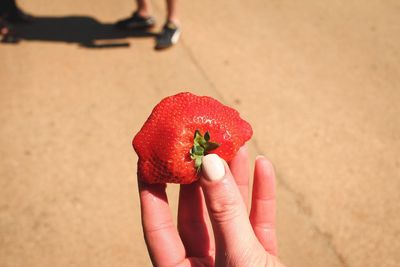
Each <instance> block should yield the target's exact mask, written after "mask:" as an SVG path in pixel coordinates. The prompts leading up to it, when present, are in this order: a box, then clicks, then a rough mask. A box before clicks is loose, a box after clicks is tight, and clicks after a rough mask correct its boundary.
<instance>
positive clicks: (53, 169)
mask: <svg viewBox="0 0 400 267" xmlns="http://www.w3.org/2000/svg"><path fill="white" fill-rule="evenodd" d="M132 2H133V1H131V0H123V1H106V0H97V1H94V0H91V1H76V0H73V1H72V0H71V1H49V0H37V1H27V0H23V1H19V3H20V5H21V6H23V7H24V9H25V10H26V11H29V12H30V13H32V14H34V15H35V16H37V17H38V18H39V19H40V20H39V23H38V24H37V25H33V26H32V27H33V29H34V31H32V30H29V29H28V28H21V29H20V30H21V33H23V34H22V35H23V36H22V37H23V40H21V42H19V43H18V44H15V45H13V44H7V45H6V44H1V45H0V62H1V66H0V123H1V126H0V266H1V267H39V266H61V267H63V266H82V267H83V266H85V267H91V266H151V264H150V261H149V258H148V256H147V251H146V249H145V245H144V242H143V238H142V231H141V224H140V213H139V204H138V197H137V184H136V176H135V173H136V166H135V164H136V160H137V158H136V155H135V154H134V153H133V150H132V148H131V144H130V142H131V139H132V137H133V134H134V133H135V132H136V131H138V129H139V128H140V126H141V125H142V124H143V122H144V120H145V119H146V118H147V116H148V114H149V113H150V111H151V109H152V107H153V106H154V105H155V104H156V103H157V102H158V101H159V100H160V99H161V98H163V97H165V96H167V95H171V94H174V93H176V92H179V91H186V90H187V91H191V92H194V93H196V94H201V95H210V96H213V97H216V98H217V99H219V100H221V101H222V102H224V103H225V104H228V105H230V106H233V107H235V108H237V109H238V110H239V111H240V112H241V115H242V116H243V117H244V118H246V119H247V120H248V121H249V122H251V124H252V125H253V129H254V137H253V139H252V141H251V142H250V143H249V147H250V151H251V157H252V158H254V157H255V156H256V155H257V154H266V155H267V156H268V157H269V158H270V159H271V160H272V161H273V162H274V164H275V167H276V170H277V174H278V180H279V181H278V225H277V227H278V237H279V252H280V256H281V258H282V261H283V262H284V263H286V264H287V265H288V266H298V267H309V266H315V267H319V266H324V267H358V266H385V267H394V266H398V263H399V262H400V253H399V251H400V242H399V239H400V215H399V214H400V194H399V188H400V156H399V151H400V119H399V116H400V104H399V103H400V3H399V2H398V1H395V0H387V1H374V0H370V1H355V0H351V1H337V0H335V1H329V3H328V2H326V3H325V2H324V3H322V1H316V0H305V1H301V3H300V1H287V0H282V1H277V0H268V1H267V0H249V1H244V0H232V1H211V0H204V1H181V2H182V3H181V14H182V21H183V25H184V32H183V36H182V39H181V42H180V43H179V44H178V45H177V46H176V47H174V48H173V49H170V50H168V51H165V52H155V51H154V50H153V45H154V41H153V37H152V36H151V34H150V35H144V36H130V34H126V33H116V32H115V31H113V30H112V28H111V23H113V22H114V21H115V20H117V19H119V18H121V17H124V16H126V15H128V14H129V13H130V12H131V11H132V9H133V4H132ZM153 3H154V12H155V15H156V18H157V19H158V21H159V22H160V23H159V26H160V25H161V22H162V20H163V17H164V2H163V1H161V0H158V1H153ZM158 29H159V27H158V28H157V29H155V31H157V30H158ZM93 39H97V40H96V41H95V42H91V40H93ZM110 39H111V40H110ZM177 189H178V187H177V186H170V187H169V189H168V191H169V194H170V202H171V206H172V208H173V210H174V213H176V206H177V203H176V199H177V192H178V191H177Z"/></svg>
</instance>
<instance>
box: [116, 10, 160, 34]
mask: <svg viewBox="0 0 400 267" xmlns="http://www.w3.org/2000/svg"><path fill="white" fill-rule="evenodd" d="M154 25H155V19H154V18H153V17H142V16H140V15H139V14H138V13H137V12H134V13H133V15H132V16H131V17H129V18H126V19H123V20H120V21H118V22H117V23H115V26H116V27H117V28H119V29H122V30H145V29H149V28H151V27H153V26H154Z"/></svg>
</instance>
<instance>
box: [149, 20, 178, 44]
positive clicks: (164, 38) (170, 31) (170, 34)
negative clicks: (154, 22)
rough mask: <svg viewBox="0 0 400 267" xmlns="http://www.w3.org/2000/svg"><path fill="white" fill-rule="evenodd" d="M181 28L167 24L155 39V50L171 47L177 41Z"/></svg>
mask: <svg viewBox="0 0 400 267" xmlns="http://www.w3.org/2000/svg"><path fill="white" fill-rule="evenodd" d="M180 35H181V28H180V27H179V26H178V25H176V24H175V23H173V22H171V21H169V22H167V23H166V24H165V25H164V27H163V29H162V31H161V33H160V34H159V35H158V36H157V39H156V47H155V48H156V49H158V50H159V49H165V48H168V47H171V46H173V45H174V44H176V43H177V42H178V40H179V37H180Z"/></svg>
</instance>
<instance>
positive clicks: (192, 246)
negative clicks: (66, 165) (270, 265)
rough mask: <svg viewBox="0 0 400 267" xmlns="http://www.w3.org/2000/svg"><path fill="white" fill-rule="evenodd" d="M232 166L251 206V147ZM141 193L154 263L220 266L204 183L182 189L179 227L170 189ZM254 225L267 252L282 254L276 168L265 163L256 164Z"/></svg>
mask: <svg viewBox="0 0 400 267" xmlns="http://www.w3.org/2000/svg"><path fill="white" fill-rule="evenodd" d="M229 165H230V169H231V171H232V174H233V176H234V177H235V181H236V184H237V185H238V188H239V190H240V193H241V195H242V198H243V201H244V203H245V204H246V206H247V203H248V191H249V175H248V174H249V159H248V154H247V150H246V148H245V147H243V148H241V149H240V150H239V152H238V153H237V155H236V157H235V158H234V159H233V160H232V161H231V162H230V164H229ZM139 191H140V199H141V210H142V223H143V230H144V235H145V239H146V244H147V247H148V249H149V253H150V257H151V259H152V262H153V264H154V265H156V266H214V259H215V244H214V237H213V232H212V228H211V225H210V223H209V220H208V218H209V217H208V214H207V208H206V205H205V202H204V196H203V193H202V191H201V188H200V185H199V183H198V182H196V183H193V184H190V185H181V187H180V194H179V208H178V227H177V228H176V227H175V225H174V224H173V220H172V215H171V211H170V208H169V205H168V199H167V195H166V193H165V185H148V184H144V183H142V182H139ZM250 222H251V224H252V227H253V230H254V233H255V235H256V236H257V238H258V240H259V241H260V243H261V244H262V245H263V246H264V249H265V250H266V251H267V252H269V253H270V254H272V255H276V235H275V228H274V227H275V177H274V174H273V170H272V166H271V165H270V164H265V162H264V164H262V163H259V162H257V164H256V169H255V173H254V186H253V196H252V205H251V211H250Z"/></svg>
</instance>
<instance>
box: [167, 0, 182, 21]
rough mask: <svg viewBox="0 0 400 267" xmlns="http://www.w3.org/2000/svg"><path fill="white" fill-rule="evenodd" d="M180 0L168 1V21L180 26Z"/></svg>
mask: <svg viewBox="0 0 400 267" xmlns="http://www.w3.org/2000/svg"><path fill="white" fill-rule="evenodd" d="M177 8H178V0H167V21H171V22H173V23H174V24H175V25H177V26H179V25H180V21H179V18H178V11H177Z"/></svg>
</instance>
